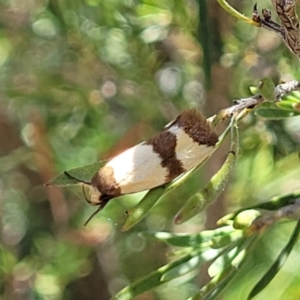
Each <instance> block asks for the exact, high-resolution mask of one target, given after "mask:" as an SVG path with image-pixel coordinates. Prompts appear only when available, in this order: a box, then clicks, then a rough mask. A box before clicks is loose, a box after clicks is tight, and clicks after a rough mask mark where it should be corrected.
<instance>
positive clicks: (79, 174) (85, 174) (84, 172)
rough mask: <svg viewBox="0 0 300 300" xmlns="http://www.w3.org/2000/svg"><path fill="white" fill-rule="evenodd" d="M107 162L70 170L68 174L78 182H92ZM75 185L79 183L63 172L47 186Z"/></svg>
mask: <svg viewBox="0 0 300 300" xmlns="http://www.w3.org/2000/svg"><path fill="white" fill-rule="evenodd" d="M105 162H106V161H104V160H102V161H99V162H96V163H94V164H91V165H86V166H83V167H79V168H75V169H71V170H68V171H67V172H68V173H69V174H70V175H72V176H73V177H74V178H76V179H78V180H83V181H90V180H91V178H92V177H93V176H94V175H95V174H96V172H97V171H98V170H99V169H100V168H101V167H102V166H103V165H104V164H105ZM74 184H78V182H75V181H74V180H72V179H71V178H69V177H68V176H66V174H65V173H64V172H63V173H60V174H59V175H57V176H56V177H54V178H53V179H51V180H50V181H48V182H47V183H46V186H66V185H74Z"/></svg>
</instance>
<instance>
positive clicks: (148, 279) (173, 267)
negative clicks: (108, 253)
mask: <svg viewBox="0 0 300 300" xmlns="http://www.w3.org/2000/svg"><path fill="white" fill-rule="evenodd" d="M219 253H220V250H214V249H209V250H208V251H206V252H205V253H203V254H201V255H199V254H200V253H199V252H198V251H193V252H190V253H189V254H188V255H186V256H184V257H182V258H180V259H178V260H176V261H174V262H171V263H169V264H167V265H165V266H163V267H161V268H159V269H157V270H155V271H153V272H151V273H150V274H148V275H147V276H145V277H143V278H141V279H139V280H137V281H136V282H133V283H132V284H130V285H128V286H126V287H125V288H124V289H122V290H121V291H120V292H119V293H118V294H116V295H115V296H114V297H112V298H111V300H131V299H134V297H136V296H138V295H140V294H142V293H145V292H147V291H149V290H152V289H154V288H156V287H158V286H160V285H161V284H164V283H166V282H169V281H170V280H172V279H174V275H175V274H178V272H181V274H185V272H184V268H185V267H186V266H187V265H186V264H188V263H189V262H191V261H193V259H195V257H198V259H197V263H198V265H201V264H203V263H206V262H208V261H210V260H212V259H214V258H215V257H217V256H218V254H219ZM193 262H195V261H193ZM193 266H194V264H193ZM188 268H189V267H188ZM173 271H174V273H173V274H172V272H173ZM168 274H169V275H168Z"/></svg>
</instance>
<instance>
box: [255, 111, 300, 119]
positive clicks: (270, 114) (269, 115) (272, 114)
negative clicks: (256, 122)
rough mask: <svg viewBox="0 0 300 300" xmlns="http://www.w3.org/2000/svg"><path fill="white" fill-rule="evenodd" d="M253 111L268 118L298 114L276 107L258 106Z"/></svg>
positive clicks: (284, 117)
mask: <svg viewBox="0 0 300 300" xmlns="http://www.w3.org/2000/svg"><path fill="white" fill-rule="evenodd" d="M255 113H256V114H257V115H259V116H260V117H263V118H266V119H270V120H280V119H286V118H290V117H294V116H298V115H299V114H300V113H298V112H295V111H287V110H282V109H276V108H258V109H256V110H255Z"/></svg>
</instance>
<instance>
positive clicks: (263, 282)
mask: <svg viewBox="0 0 300 300" xmlns="http://www.w3.org/2000/svg"><path fill="white" fill-rule="evenodd" d="M299 233H300V220H298V222H297V224H296V226H295V228H294V231H293V233H292V235H291V237H290V239H289V241H288V243H287V244H286V246H285V247H284V248H283V249H282V251H281V252H280V254H279V256H278V257H277V259H276V260H275V262H274V263H273V264H272V266H271V267H270V269H269V270H268V271H267V272H266V273H265V274H264V276H263V277H262V278H261V279H260V280H259V282H258V283H257V284H256V285H255V287H254V288H253V289H252V291H251V292H250V294H249V296H248V300H250V299H253V298H254V297H255V296H256V295H257V294H259V293H260V292H261V291H262V290H263V289H264V288H265V287H266V286H267V285H268V284H269V283H270V282H271V281H272V279H273V278H274V277H275V275H276V274H277V273H278V272H279V270H280V269H281V267H282V266H283V264H284V262H285V261H286V259H287V258H288V256H289V254H290V253H291V251H292V249H293V247H294V245H295V244H296V242H297V240H298V237H299Z"/></svg>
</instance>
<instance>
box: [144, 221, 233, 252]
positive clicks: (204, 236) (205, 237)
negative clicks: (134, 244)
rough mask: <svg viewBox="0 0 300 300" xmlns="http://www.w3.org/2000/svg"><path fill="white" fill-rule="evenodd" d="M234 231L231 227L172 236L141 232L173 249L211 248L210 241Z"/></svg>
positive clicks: (162, 233)
mask: <svg viewBox="0 0 300 300" xmlns="http://www.w3.org/2000/svg"><path fill="white" fill-rule="evenodd" d="M234 231H235V230H234V229H233V228H232V227H231V226H224V227H220V228H217V229H214V230H204V231H202V232H200V233H197V234H174V233H169V232H155V233H150V232H143V233H141V235H142V236H143V237H145V238H153V239H156V240H159V241H162V242H165V243H167V244H169V245H171V246H175V247H196V246H197V247H200V246H202V247H203V248H205V247H206V248H211V245H212V240H214V239H218V238H224V237H227V236H230V235H231V234H232V233H233V232H234Z"/></svg>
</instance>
